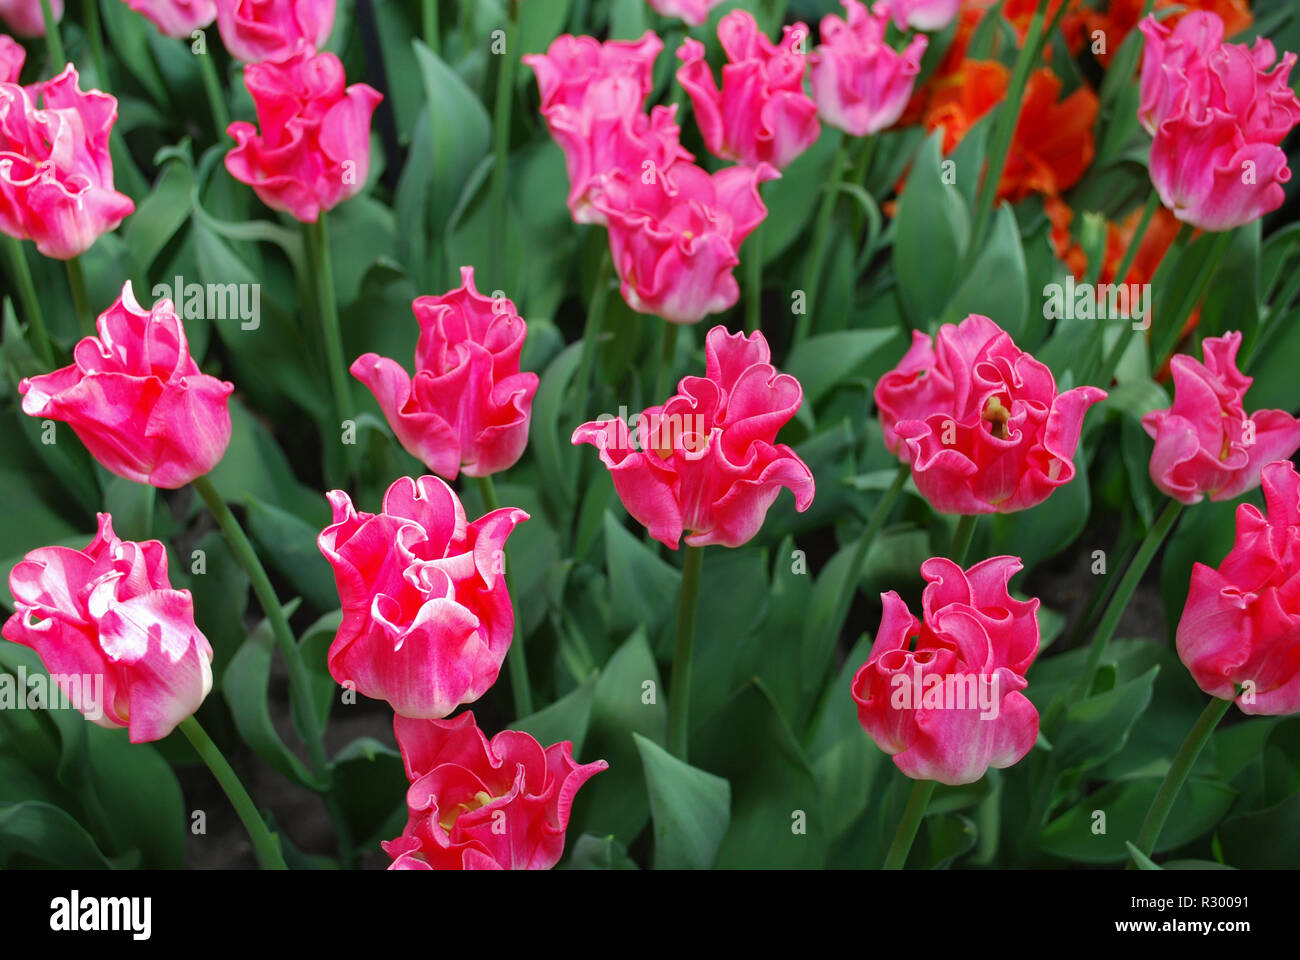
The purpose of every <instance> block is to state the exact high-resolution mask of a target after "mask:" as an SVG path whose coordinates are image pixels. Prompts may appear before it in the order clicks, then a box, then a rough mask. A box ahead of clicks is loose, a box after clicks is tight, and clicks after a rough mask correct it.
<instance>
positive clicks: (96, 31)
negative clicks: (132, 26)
mask: <svg viewBox="0 0 1300 960" xmlns="http://www.w3.org/2000/svg"><path fill="white" fill-rule="evenodd" d="M85 8H86V34H87V35H88V36H89V37H90V62H91V63H93V64H94V65H95V73H97V74H99V87H100V89H101V90H107V89H108V88H109V87H110V86H112V83H111V81H110V80H109V78H108V67H107V65H106V63H105V61H104V31H103V30H102V29H101V27H100V25H99V0H86V2H85Z"/></svg>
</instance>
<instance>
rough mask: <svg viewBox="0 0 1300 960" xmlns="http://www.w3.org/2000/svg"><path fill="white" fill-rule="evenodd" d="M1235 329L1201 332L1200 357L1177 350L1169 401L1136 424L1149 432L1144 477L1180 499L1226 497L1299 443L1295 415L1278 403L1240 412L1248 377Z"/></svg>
mask: <svg viewBox="0 0 1300 960" xmlns="http://www.w3.org/2000/svg"><path fill="white" fill-rule="evenodd" d="M1240 346H1241V334H1240V333H1239V332H1237V331H1233V332H1231V333H1227V334H1224V335H1223V336H1222V337H1206V338H1205V341H1204V342H1203V343H1202V349H1203V350H1204V355H1205V362H1204V363H1200V362H1198V361H1197V360H1196V359H1195V358H1193V357H1189V356H1187V355H1186V354H1178V355H1177V356H1175V357H1174V358H1173V360H1172V361H1171V363H1170V370H1171V371H1172V374H1173V381H1174V402H1173V405H1172V406H1170V407H1169V408H1168V409H1165V410H1152V411H1151V412H1150V413H1148V414H1147V415H1146V416H1144V417H1143V418H1142V427H1143V429H1145V430H1146V432H1147V434H1148V435H1149V436H1150V437H1151V438H1152V439H1153V440H1155V448H1154V449H1153V450H1152V451H1151V481H1152V483H1154V484H1155V485H1156V486H1157V487H1158V488H1159V489H1160V490H1161V492H1163V493H1165V494H1167V495H1168V496H1171V497H1173V498H1174V499H1175V500H1178V501H1180V502H1181V503H1185V504H1193V503H1196V502H1197V501H1199V500H1200V499H1201V498H1202V497H1204V496H1205V495H1206V494H1209V497H1210V499H1211V500H1232V499H1234V498H1236V497H1239V496H1241V495H1242V494H1243V493H1246V492H1247V491H1248V490H1253V489H1255V487H1257V486H1259V473H1260V467H1261V466H1263V465H1264V464H1265V463H1268V462H1269V461H1270V460H1279V459H1284V458H1286V457H1290V456H1291V455H1292V454H1293V453H1295V452H1296V450H1297V449H1300V420H1296V419H1295V418H1294V417H1292V416H1291V415H1290V414H1289V413H1287V412H1286V411H1284V410H1259V411H1257V412H1255V413H1253V414H1251V415H1250V416H1249V417H1248V416H1247V415H1246V409H1245V406H1244V404H1245V398H1246V391H1247V390H1248V389H1249V388H1250V385H1251V383H1252V382H1254V381H1253V378H1251V377H1248V376H1246V375H1245V374H1244V373H1242V372H1241V371H1240V370H1239V369H1237V350H1238V349H1239V348H1240Z"/></svg>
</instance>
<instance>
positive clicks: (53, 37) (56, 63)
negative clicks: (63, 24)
mask: <svg viewBox="0 0 1300 960" xmlns="http://www.w3.org/2000/svg"><path fill="white" fill-rule="evenodd" d="M41 19H42V20H43V21H45V49H46V50H47V51H48V52H49V55H50V65H51V67H52V71H51V72H53V73H56V74H58V73H62V72H63V68H64V67H66V66H67V65H68V57H67V55H66V54H65V53H64V52H63V41H62V40H61V39H60V38H59V24H58V21H56V20H55V19H54V8H53V7H51V6H50V0H41Z"/></svg>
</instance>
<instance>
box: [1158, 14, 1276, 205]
mask: <svg viewBox="0 0 1300 960" xmlns="http://www.w3.org/2000/svg"><path fill="white" fill-rule="evenodd" d="M1140 26H1141V29H1142V33H1143V34H1144V35H1145V37H1146V49H1145V54H1144V56H1143V60H1142V81H1141V103H1140V106H1139V108H1138V116H1139V118H1140V119H1141V121H1142V123H1143V126H1145V127H1146V128H1147V130H1148V131H1150V132H1151V133H1152V134H1154V140H1153V141H1152V144H1151V161H1150V170H1151V182H1152V183H1153V184H1154V185H1155V187H1156V190H1157V191H1158V192H1159V193H1160V199H1161V202H1163V203H1164V205H1165V206H1166V207H1168V208H1169V209H1170V210H1171V211H1173V213H1174V216H1176V217H1177V218H1178V219H1180V220H1182V221H1184V222H1185V223H1190V224H1192V225H1193V226H1196V227H1199V228H1200V229H1202V230H1214V231H1223V230H1231V229H1232V228H1233V227H1239V226H1241V225H1243V224H1246V223H1250V222H1251V221H1253V220H1257V219H1259V218H1260V217H1262V216H1263V215H1264V214H1266V213H1270V212H1271V211H1273V210H1276V209H1277V208H1278V207H1280V206H1281V205H1282V201H1283V199H1284V198H1285V194H1284V191H1283V188H1282V185H1283V184H1285V183H1286V182H1287V181H1288V180H1290V179H1291V170H1290V168H1289V167H1288V166H1287V158H1286V154H1285V153H1284V152H1283V151H1282V150H1281V148H1280V147H1279V144H1280V143H1281V142H1282V140H1283V139H1284V138H1285V137H1286V135H1287V133H1288V132H1290V130H1291V128H1292V127H1294V126H1295V125H1296V124H1297V123H1300V99H1297V98H1296V95H1295V93H1294V92H1293V91H1292V90H1291V88H1290V85H1289V75H1290V72H1291V67H1292V66H1293V65H1294V64H1295V60H1296V55H1295V54H1294V53H1287V54H1286V55H1285V56H1283V58H1282V62H1281V63H1280V64H1278V65H1277V66H1276V67H1274V64H1275V62H1276V61H1277V53H1276V51H1275V50H1274V48H1273V45H1272V44H1271V43H1270V42H1269V41H1268V40H1265V39H1263V38H1262V37H1261V38H1259V39H1257V40H1256V42H1255V46H1254V47H1246V46H1244V45H1242V44H1235V43H1224V42H1223V21H1222V20H1221V19H1220V18H1219V17H1218V15H1216V14H1213V13H1208V12H1203V11H1193V12H1191V13H1189V14H1187V15H1186V16H1184V17H1183V18H1182V19H1180V20H1179V21H1178V24H1177V25H1176V26H1175V27H1174V28H1173V29H1172V30H1171V29H1170V28H1169V27H1166V26H1164V25H1163V24H1161V23H1159V22H1158V21H1156V19H1155V18H1154V17H1150V16H1148V17H1147V18H1146V19H1145V20H1143V21H1142V23H1141V24H1140ZM1270 69H1271V72H1270Z"/></svg>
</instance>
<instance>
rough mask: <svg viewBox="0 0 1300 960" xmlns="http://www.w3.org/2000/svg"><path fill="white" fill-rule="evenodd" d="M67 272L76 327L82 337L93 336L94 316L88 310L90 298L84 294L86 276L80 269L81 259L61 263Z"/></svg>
mask: <svg viewBox="0 0 1300 960" xmlns="http://www.w3.org/2000/svg"><path fill="white" fill-rule="evenodd" d="M63 263H64V265H65V267H66V268H67V271H68V289H69V290H70V291H72V308H73V312H74V313H76V315H77V327H78V329H80V330H81V335H82V336H83V337H93V336H94V335H95V315H94V314H93V313H91V310H90V296H89V294H87V293H86V274H85V273H84V272H83V271H82V269H81V258H80V257H72V258H70V259H68V260H65V261H63Z"/></svg>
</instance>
